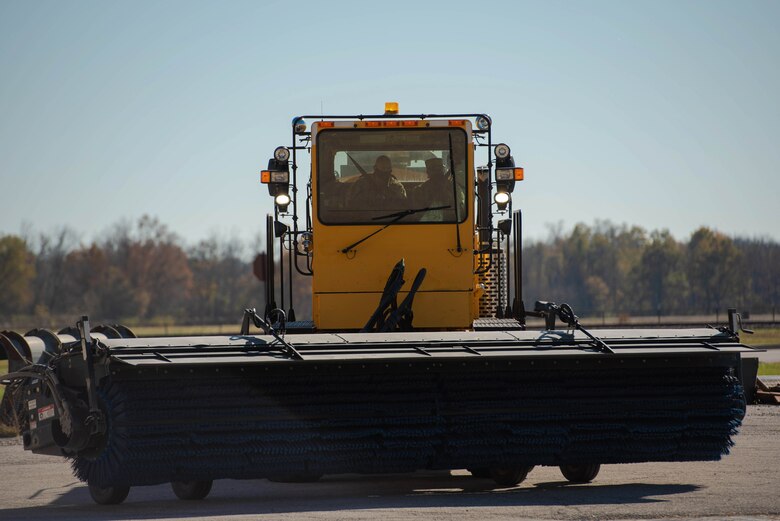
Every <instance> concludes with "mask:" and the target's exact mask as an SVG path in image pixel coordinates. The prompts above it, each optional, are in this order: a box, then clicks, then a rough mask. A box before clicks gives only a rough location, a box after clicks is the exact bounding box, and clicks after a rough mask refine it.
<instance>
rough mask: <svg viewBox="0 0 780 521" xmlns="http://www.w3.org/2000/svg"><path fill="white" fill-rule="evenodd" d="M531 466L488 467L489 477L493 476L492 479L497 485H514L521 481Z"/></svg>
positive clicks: (531, 468)
mask: <svg viewBox="0 0 780 521" xmlns="http://www.w3.org/2000/svg"><path fill="white" fill-rule="evenodd" d="M533 468H534V467H533V465H529V466H525V467H509V468H492V469H490V477H491V478H493V481H495V482H496V484H497V485H499V486H502V487H514V486H515V485H517V484H518V483H521V482H522V481H523V480H524V479H525V478H526V477H527V476H528V473H529V472H531V470H533Z"/></svg>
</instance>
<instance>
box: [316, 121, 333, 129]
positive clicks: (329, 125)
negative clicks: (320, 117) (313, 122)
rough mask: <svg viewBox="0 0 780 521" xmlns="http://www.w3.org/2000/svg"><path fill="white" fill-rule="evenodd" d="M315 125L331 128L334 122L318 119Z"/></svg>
mask: <svg viewBox="0 0 780 521" xmlns="http://www.w3.org/2000/svg"><path fill="white" fill-rule="evenodd" d="M317 125H319V126H320V128H331V127H332V126H333V125H335V122H333V121H318V122H317Z"/></svg>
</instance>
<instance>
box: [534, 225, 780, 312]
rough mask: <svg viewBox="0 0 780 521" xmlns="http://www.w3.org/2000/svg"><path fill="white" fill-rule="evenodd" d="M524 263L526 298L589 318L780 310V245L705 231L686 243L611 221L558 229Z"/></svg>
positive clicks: (696, 234) (694, 235) (705, 228)
mask: <svg viewBox="0 0 780 521" xmlns="http://www.w3.org/2000/svg"><path fill="white" fill-rule="evenodd" d="M523 262H524V276H523V281H524V294H525V296H526V297H528V296H531V297H532V298H540V297H543V299H546V300H552V301H556V302H568V303H570V304H572V305H573V306H574V309H575V310H577V311H578V312H581V313H582V314H585V315H600V314H602V313H603V314H609V315H621V314H627V315H643V314H644V315H655V314H658V315H687V314H713V313H716V312H720V313H721V314H722V313H724V311H725V309H726V308H728V307H736V308H738V309H739V310H741V311H748V312H751V313H772V312H773V310H774V309H775V307H776V306H779V305H780V244H779V243H778V242H776V241H774V240H772V239H767V238H745V237H728V236H726V235H724V234H722V233H719V232H717V231H715V230H712V229H710V228H707V227H701V228H699V229H697V230H696V231H694V232H693V234H692V235H691V236H690V238H688V239H687V240H685V241H679V240H677V239H675V238H674V237H673V236H672V235H671V234H670V233H669V232H668V231H666V230H662V231H652V232H648V231H647V230H645V229H643V228H640V227H638V226H627V225H616V224H613V223H611V222H608V221H604V222H597V223H595V224H594V225H593V226H588V225H585V224H578V225H576V226H575V227H574V228H573V229H572V230H571V231H570V232H568V233H563V232H562V231H561V230H560V227H558V228H554V229H552V230H551V231H550V234H549V237H548V238H547V239H545V240H539V241H534V242H531V243H528V244H526V245H525V247H524V248H523ZM526 305H528V304H526Z"/></svg>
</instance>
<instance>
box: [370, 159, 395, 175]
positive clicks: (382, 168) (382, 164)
mask: <svg viewBox="0 0 780 521" xmlns="http://www.w3.org/2000/svg"><path fill="white" fill-rule="evenodd" d="M392 171H393V165H392V163H391V162H390V158H389V157H387V156H384V155H382V156H379V157H377V158H376V162H375V163H374V172H375V173H377V174H380V175H390V173H391V172H392Z"/></svg>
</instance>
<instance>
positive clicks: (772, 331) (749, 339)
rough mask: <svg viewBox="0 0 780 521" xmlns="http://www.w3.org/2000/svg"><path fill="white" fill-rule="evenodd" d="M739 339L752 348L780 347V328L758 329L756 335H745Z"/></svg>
mask: <svg viewBox="0 0 780 521" xmlns="http://www.w3.org/2000/svg"><path fill="white" fill-rule="evenodd" d="M739 339H740V340H742V341H743V342H744V343H746V344H748V345H751V346H766V345H772V344H776V345H780V328H776V327H775V328H772V327H769V328H766V329H756V330H755V333H754V334H752V335H746V334H744V333H743V334H742V335H740V337H739Z"/></svg>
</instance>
